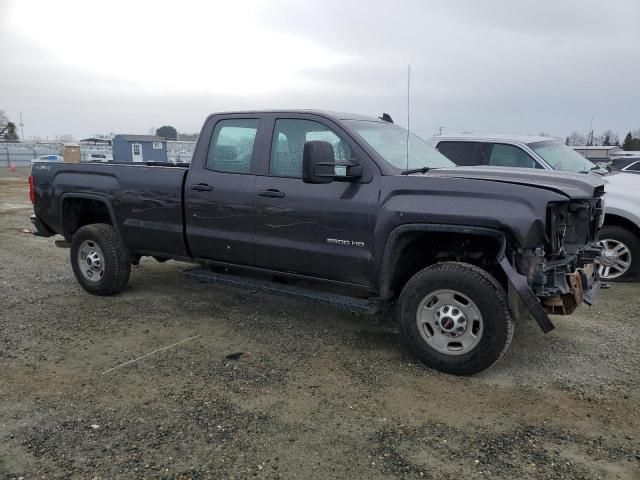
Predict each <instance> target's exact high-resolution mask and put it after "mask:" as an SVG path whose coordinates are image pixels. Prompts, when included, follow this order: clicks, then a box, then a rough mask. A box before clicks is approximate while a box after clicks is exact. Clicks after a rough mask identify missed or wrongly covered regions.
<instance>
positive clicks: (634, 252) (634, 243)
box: [598, 225, 640, 282]
mask: <svg viewBox="0 0 640 480" xmlns="http://www.w3.org/2000/svg"><path fill="white" fill-rule="evenodd" d="M598 238H599V239H600V240H605V239H612V240H615V241H617V242H620V243H622V244H624V245H625V246H626V247H627V248H628V249H629V252H630V253H631V265H630V266H629V269H628V270H627V271H626V272H625V273H623V274H622V275H620V276H619V277H616V278H605V277H602V279H603V280H606V281H607V282H631V281H633V280H637V279H638V278H639V277H640V238H638V236H637V235H636V234H635V233H633V232H631V231H629V230H627V229H626V228H624V227H621V226H619V225H605V226H604V227H602V229H601V230H600V233H599V234H598Z"/></svg>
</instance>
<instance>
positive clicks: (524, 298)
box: [499, 257, 600, 333]
mask: <svg viewBox="0 0 640 480" xmlns="http://www.w3.org/2000/svg"><path fill="white" fill-rule="evenodd" d="M499 263H500V266H501V267H502V270H503V271H504V273H505V274H506V276H507V278H508V280H509V292H508V296H509V309H510V310H511V312H512V314H514V315H515V316H516V317H521V318H522V317H525V316H526V315H527V314H530V315H531V316H532V317H533V318H535V319H536V321H537V322H538V325H539V326H540V328H541V329H542V331H543V332H544V333H548V332H550V331H551V330H553V329H554V328H555V326H554V325H553V322H552V321H551V319H550V318H549V314H554V315H569V314H571V313H572V312H573V311H574V310H575V309H576V308H577V306H578V305H580V304H581V303H582V302H585V303H586V304H588V305H591V304H592V303H593V300H594V298H595V295H596V293H597V292H598V289H599V288H600V279H599V277H598V269H597V268H596V265H595V262H591V263H588V264H585V265H583V266H582V267H581V268H577V269H576V270H575V271H574V272H572V273H565V274H563V277H564V278H562V279H561V282H560V283H562V286H561V288H560V291H559V292H558V293H557V294H555V295H549V296H546V297H543V298H542V299H539V298H538V296H536V294H535V293H534V292H533V290H532V289H531V287H530V286H529V283H528V281H527V277H526V276H525V275H521V274H520V273H518V272H517V271H516V270H515V269H514V268H513V266H512V265H511V263H510V262H509V260H508V259H507V258H506V257H502V258H501V259H500V261H499Z"/></svg>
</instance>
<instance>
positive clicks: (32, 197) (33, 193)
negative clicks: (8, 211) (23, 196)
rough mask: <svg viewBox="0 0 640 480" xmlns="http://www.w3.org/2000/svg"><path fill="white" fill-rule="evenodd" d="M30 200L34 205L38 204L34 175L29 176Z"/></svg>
mask: <svg viewBox="0 0 640 480" xmlns="http://www.w3.org/2000/svg"><path fill="white" fill-rule="evenodd" d="M29 200H31V203H33V204H34V205H35V204H36V189H35V187H34V184H33V175H29Z"/></svg>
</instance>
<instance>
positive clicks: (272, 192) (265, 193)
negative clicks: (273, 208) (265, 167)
mask: <svg viewBox="0 0 640 480" xmlns="http://www.w3.org/2000/svg"><path fill="white" fill-rule="evenodd" d="M258 195H260V196H261V197H271V198H283V197H284V192H281V191H280V190H276V189H273V188H270V189H269V190H262V191H261V192H258Z"/></svg>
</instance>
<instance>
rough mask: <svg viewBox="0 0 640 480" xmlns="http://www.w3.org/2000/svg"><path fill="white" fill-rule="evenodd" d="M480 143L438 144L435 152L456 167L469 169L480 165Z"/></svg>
mask: <svg viewBox="0 0 640 480" xmlns="http://www.w3.org/2000/svg"><path fill="white" fill-rule="evenodd" d="M480 146H481V143H480V142H440V143H439V144H438V147H437V150H438V151H439V152H440V153H441V154H443V155H444V156H445V157H447V158H448V159H449V160H451V161H452V162H453V163H455V164H456V165H461V166H464V167H469V166H472V165H480V164H481V160H480V158H479V155H478V150H479V147H480Z"/></svg>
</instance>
